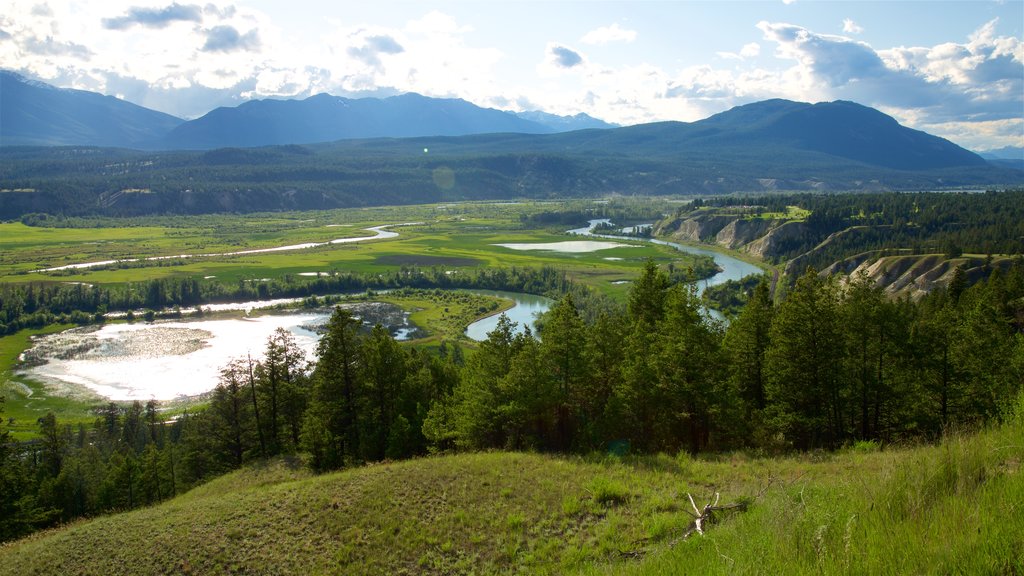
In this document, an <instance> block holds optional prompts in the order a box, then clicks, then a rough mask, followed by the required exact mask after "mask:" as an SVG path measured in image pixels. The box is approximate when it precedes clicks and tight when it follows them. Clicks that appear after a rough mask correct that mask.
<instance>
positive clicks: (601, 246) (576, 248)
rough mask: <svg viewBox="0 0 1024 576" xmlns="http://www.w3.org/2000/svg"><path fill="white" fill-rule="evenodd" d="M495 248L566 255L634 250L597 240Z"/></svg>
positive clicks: (509, 245)
mask: <svg viewBox="0 0 1024 576" xmlns="http://www.w3.org/2000/svg"><path fill="white" fill-rule="evenodd" d="M495 246H501V247H502V248H509V249H511V250H546V251H549V252H564V253H566V254H582V253H585V252H597V251H598V250H608V249H610V248H632V245H631V244H621V243H619V242H598V241H595V240H567V241H564V242H547V243H532V244H531V243H512V244H495Z"/></svg>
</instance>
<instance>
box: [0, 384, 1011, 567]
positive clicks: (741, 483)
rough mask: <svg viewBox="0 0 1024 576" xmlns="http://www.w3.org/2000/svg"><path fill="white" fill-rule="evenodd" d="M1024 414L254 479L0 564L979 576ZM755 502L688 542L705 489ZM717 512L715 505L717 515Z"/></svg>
mask: <svg viewBox="0 0 1024 576" xmlns="http://www.w3.org/2000/svg"><path fill="white" fill-rule="evenodd" d="M1022 459H1024V398H1022V399H1021V400H1020V401H1018V403H1017V416H1014V417H1012V418H1009V419H1008V420H1007V422H1006V423H1004V424H1002V425H1000V426H998V427H994V428H992V429H990V430H987V431H984V432H981V433H977V434H973V435H967V434H963V435H961V434H952V435H949V436H947V438H946V439H944V440H943V441H942V442H941V443H939V444H938V445H933V446H924V447H896V448H886V449H884V450H879V449H878V448H877V447H876V446H873V445H861V446H855V447H853V448H850V449H847V450H845V451H842V452H839V453H834V454H828V453H822V454H810V455H801V456H793V457H784V458H754V457H749V456H745V455H738V454H737V455H719V456H709V457H706V458H700V459H691V458H690V457H688V456H686V455H681V456H678V457H674V458H673V457H668V456H661V457H654V458H645V459H628V458H627V459H617V458H593V459H578V458H563V457H553V456H543V455H536V454H522V453H487V454H466V455H455V456H440V457H432V458H423V459H419V460H412V461H405V462H398V463H385V464H380V465H374V466H368V467H364V468H358V469H353V470H347V471H343V472H339V473H335V474H329V475H323V476H312V475H310V474H309V473H308V472H307V471H306V470H305V468H304V467H302V466H301V464H300V463H299V462H297V461H288V460H279V461H274V462H269V463H264V464H262V465H259V466H255V467H250V468H247V469H245V470H242V471H239V472H236V473H234V474H230V475H228V476H225V477H222V478H220V479H218V480H215V481H213V482H210V483H209V484H206V485H204V486H202V487H200V488H197V489H195V490H193V491H191V492H189V493H188V494H185V495H183V496H180V497H178V498H176V499H174V500H171V501H169V502H166V503H164V504H162V505H160V506H156V507H152V508H148V509H142V510H136V511H133V512H129V513H125V514H118V515H111V516H105V517H101V518H96V519H93V520H87V521H82V522H78V523H75V524H72V525H70V526H67V527H63V528H59V529H55V530H50V531H47V532H43V533H40V534H36V535H34V536H32V537H29V538H27V539H25V540H22V541H18V542H14V543H10V544H8V545H6V546H4V547H2V548H0V573H2V574H161V573H182V574H190V573H191V574H226V573H230V574H235V573H258V574H264V573H265V574H280V573H301V574H323V573H332V574H334V573H344V574H378V573H380V574H402V573H408V574H413V573H429V574H452V573H477V574H489V573H512V572H526V573H540V574H544V573H579V572H583V573H592V574H622V573H627V574H673V573H678V574H683V573H697V572H700V573H722V574H744V573H771V574H775V573H787V574H789V573H813V574H823V573H825V574H828V573H902V574H907V573H912V574H921V573H975V574H982V573H988V574H1014V573H1021V571H1022V570H1024V509H1022V506H1024V504H1022V503H1024V470H1022V468H1021V461H1022ZM716 490H717V491H719V492H720V493H721V494H722V502H723V503H726V502H734V501H739V500H741V499H750V498H753V501H752V502H751V503H750V507H749V509H748V511H746V512H734V513H731V514H730V515H729V516H728V517H726V518H723V519H722V521H721V522H720V523H718V524H716V525H713V526H711V527H710V528H709V529H708V531H707V534H706V535H705V536H700V535H694V536H693V537H691V538H690V539H688V540H684V541H681V540H679V539H678V536H679V534H680V533H681V532H682V531H683V530H684V529H685V528H686V526H687V525H688V524H689V522H690V520H691V518H690V516H689V515H688V513H687V510H688V509H689V503H688V501H687V499H686V494H687V493H693V495H694V497H695V498H697V499H698V500H706V499H707V497H708V496H709V495H711V494H712V493H713V492H714V491H716ZM702 504H703V502H700V503H699V505H702Z"/></svg>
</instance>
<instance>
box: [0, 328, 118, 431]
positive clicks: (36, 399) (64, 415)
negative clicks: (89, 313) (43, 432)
mask: <svg viewBox="0 0 1024 576" xmlns="http://www.w3.org/2000/svg"><path fill="white" fill-rule="evenodd" d="M67 328H71V326H70V325H54V326H49V327H47V328H44V329H37V330H22V331H20V332H18V333H17V334H12V335H8V336H0V396H3V397H4V398H5V402H4V404H3V412H2V413H0V417H3V418H4V419H6V420H8V422H9V425H8V426H7V429H8V430H9V431H10V432H11V436H12V437H13V438H14V439H15V440H29V439H32V438H35V437H37V436H38V432H39V429H38V425H37V423H36V421H37V420H38V419H39V418H40V417H42V416H45V415H46V413H47V412H53V413H54V414H59V415H60V421H61V423H66V424H70V425H72V426H77V425H78V424H79V423H85V424H91V423H92V421H93V420H94V419H95V415H94V414H93V413H92V408H93V406H95V405H97V404H99V403H101V402H102V400H101V399H99V398H83V397H78V396H75V397H68V396H63V395H58V394H52V393H50V392H49V391H48V390H46V386H44V385H43V384H41V383H39V382H36V381H33V380H30V379H26V378H21V377H19V376H17V375H16V374H14V372H13V369H12V368H13V366H14V365H15V363H16V361H17V359H18V356H19V355H20V354H21V353H22V352H23V351H24V350H25V349H26V348H28V347H29V346H30V342H31V339H32V337H33V336H38V335H42V334H51V333H53V332H59V331H61V330H65V329H67ZM10 419H13V420H10Z"/></svg>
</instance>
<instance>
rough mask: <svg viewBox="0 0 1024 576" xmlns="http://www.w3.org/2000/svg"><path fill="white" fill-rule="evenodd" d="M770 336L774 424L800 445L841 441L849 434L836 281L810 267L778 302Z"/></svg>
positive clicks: (770, 395)
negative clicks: (823, 276) (846, 418)
mask: <svg viewBox="0 0 1024 576" xmlns="http://www.w3.org/2000/svg"><path fill="white" fill-rule="evenodd" d="M769 338H770V340H771V343H770V345H769V347H768V350H767V351H766V353H765V360H766V364H765V366H766V369H767V375H768V378H767V382H766V389H765V396H766V401H767V404H768V412H769V414H768V416H769V419H770V421H771V422H770V425H771V426H772V428H773V429H775V430H777V431H779V432H782V433H783V434H784V436H785V438H786V439H787V440H789V441H791V442H792V443H793V444H794V445H795V446H796V447H798V448H801V449H807V448H817V447H835V446H837V445H838V444H839V443H841V442H842V441H843V439H844V438H845V435H846V421H845V419H844V417H843V415H844V410H845V408H846V405H845V403H846V401H847V398H846V390H845V388H844V378H843V375H842V366H843V363H844V350H845V346H844V341H843V333H842V331H841V329H840V323H839V316H838V299H837V293H836V287H835V282H834V281H832V280H831V279H829V280H826V279H823V278H821V277H820V276H819V275H818V273H817V271H815V270H814V269H813V268H809V269H808V270H807V272H806V273H805V274H804V275H803V276H801V277H800V278H799V279H798V280H797V282H796V285H795V286H794V287H793V289H792V290H791V291H790V293H789V295H788V297H787V298H786V300H785V301H783V302H782V304H780V305H779V307H778V310H777V312H776V315H775V322H773V323H772V329H771V331H770V333H769Z"/></svg>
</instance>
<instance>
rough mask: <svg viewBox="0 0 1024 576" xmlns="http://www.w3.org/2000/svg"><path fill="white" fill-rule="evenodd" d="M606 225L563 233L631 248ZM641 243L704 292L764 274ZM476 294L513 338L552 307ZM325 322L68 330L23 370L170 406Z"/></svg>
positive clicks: (475, 331)
mask: <svg viewBox="0 0 1024 576" xmlns="http://www.w3.org/2000/svg"><path fill="white" fill-rule="evenodd" d="M606 222H609V221H608V220H607V219H602V220H591V221H590V222H589V225H588V226H587V227H585V228H577V229H574V230H569V231H568V233H569V234H576V235H583V236H594V237H600V238H610V239H616V240H637V238H633V237H626V236H616V235H606V234H595V233H594V232H593V228H594V226H596V225H597V224H599V223H606ZM413 224H414V223H409V224H393V225H385V226H375V227H373V228H369V229H367V230H368V231H371V232H373V233H374V235H373V236H362V237H356V238H340V239H337V240H332V241H329V242H311V243H306V244H294V245H289V246H279V247H276V248H260V249H255V250H243V251H238V252H227V253H222V254H184V255H181V256H156V257H150V258H136V259H130V260H122V261H128V262H137V261H143V260H163V259H167V258H195V257H204V256H205V257H210V256H234V255H244V254H259V253H264V252H280V251H286V250H301V249H305V248H313V247H317V246H324V245H328V244H343V243H352V242H362V241H365V240H377V239H385V238H394V237H396V236H398V234H397V233H396V232H391V231H388V230H386V229H385V228H387V227H389V226H405V225H413ZM641 240H643V241H645V242H651V243H654V244H662V245H665V246H671V247H673V248H675V249H677V250H680V251H683V252H688V253H691V254H698V255H706V256H711V257H712V258H714V260H715V263H716V264H717V265H718V267H719V268H720V269H721V272H719V273H718V274H715V275H714V276H712V277H711V278H709V279H707V280H705V281H704V282H703V284H704V287H707V286H713V285H716V284H721V283H723V282H725V281H727V280H738V279H740V278H743V277H744V276H748V275H750V274H760V273H762V270H761V269H760V268H759V267H757V266H755V265H753V264H749V263H747V262H743V261H742V260H738V259H736V258H732V257H730V256H728V255H726V254H722V253H720V252H715V251H713V250H708V249H704V248H698V247H694V246H687V245H685V244H679V243H676V242H668V241H665V240H658V239H651V238H644V239H641ZM115 262H117V261H113V260H111V261H105V262H89V263H84V264H70V265H67V266H60V267H56V268H47V269H46V270H66V269H71V268H89V267H95V266H103V265H106V264H113V263H115ZM476 292H479V293H482V294H487V295H491V296H498V297H501V298H507V299H510V300H512V301H513V302H514V305H513V307H512V308H510V309H509V310H506V311H505V312H504V314H505V315H507V316H508V317H509V319H510V320H512V321H513V322H515V323H516V324H517V326H518V329H519V330H522V329H523V327H524V326H527V325H529V326H534V322H535V320H536V319H537V316H538V315H540V314H542V313H543V312H546V311H547V310H548V309H549V308H550V307H551V306H552V305H553V304H554V302H553V301H552V300H551V299H550V298H545V297H543V296H535V295H532V294H521V293H516V292H500V291H485V290H480V291H476ZM289 300H291V299H287V300H281V301H274V302H246V303H241V304H229V305H211V306H209V307H205V306H204V308H205V309H217V310H220V309H236V310H237V309H242V310H251V309H253V308H260V307H264V306H267V305H271V304H283V303H286V302H288V301H289ZM709 313H710V314H711V315H712V316H714V317H715V318H721V315H720V314H718V313H717V312H716V311H714V310H710V311H709ZM326 317H327V313H326V312H324V311H316V312H307V311H294V312H291V313H286V314H276V315H273V314H272V315H263V316H259V317H256V318H246V319H220V320H218V319H203V320H202V321H198V320H195V321H181V322H170V323H167V322H164V323H158V324H136V325H132V324H128V325H125V324H118V325H108V326H104V327H101V328H93V329H84V330H72V331H69V332H64V333H61V334H58V335H53V336H48V337H45V338H43V339H41V341H40V342H37V345H41V346H42V348H41V349H39V348H37V349H36V350H35V354H36V355H37V362H36V363H35V365H34V366H32V367H30V368H27V369H26V370H25V372H27V373H28V375H30V376H31V377H34V378H37V379H39V380H43V381H45V382H48V383H49V384H50V386H55V385H56V387H57V388H64V387H71V388H72V389H73V388H75V387H85V388H89V389H91V390H92V391H93V392H95V393H98V394H100V395H102V396H106V397H108V398H111V399H116V400H136V399H139V400H142V399H149V398H157V399H169V398H175V397H179V396H190V395H194V394H199V393H202V392H205V391H207V390H209V389H210V387H211V386H212V383H215V382H216V380H217V376H218V371H219V368H220V366H222V365H223V364H224V363H225V362H226V360H227V359H229V358H231V357H236V356H245V355H249V354H252V355H253V357H254V358H255V357H257V355H258V354H260V353H261V352H262V348H263V346H264V345H265V342H266V338H267V336H269V334H270V333H271V332H272V331H273V330H274V329H276V328H284V329H286V330H288V331H290V332H291V333H292V335H293V336H294V337H295V338H296V341H297V343H298V344H299V346H300V347H301V348H302V349H303V350H304V351H305V352H306V353H307V354H309V353H311V352H312V350H313V348H314V347H315V345H316V341H317V340H318V336H317V335H316V333H315V330H314V329H313V328H312V327H313V326H315V325H316V324H319V323H322V322H324V321H325V320H326ZM499 317H500V314H495V315H492V316H488V317H487V318H483V319H481V320H478V321H476V322H473V323H472V324H470V325H469V326H468V327H467V328H466V335H467V336H468V337H469V338H472V339H474V340H477V341H480V340H484V339H486V338H487V333H488V332H490V331H492V330H494V328H495V327H496V326H497V324H498V319H499ZM403 330H404V327H402V326H398V327H396V330H395V332H394V334H395V335H396V336H398V337H399V338H407V337H410V335H408V334H406V333H405V332H404V331H403ZM39 360H43V362H39ZM142 374H146V378H144V379H142V378H139V376H140V375H142Z"/></svg>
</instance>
